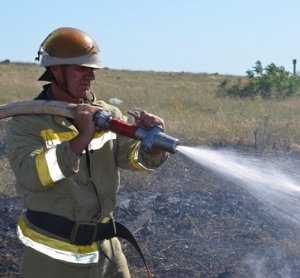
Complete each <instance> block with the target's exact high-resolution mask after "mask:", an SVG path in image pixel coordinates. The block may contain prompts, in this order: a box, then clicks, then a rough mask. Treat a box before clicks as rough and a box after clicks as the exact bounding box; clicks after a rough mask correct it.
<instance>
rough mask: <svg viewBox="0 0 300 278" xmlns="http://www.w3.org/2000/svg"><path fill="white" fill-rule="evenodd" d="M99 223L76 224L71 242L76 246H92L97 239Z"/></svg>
mask: <svg viewBox="0 0 300 278" xmlns="http://www.w3.org/2000/svg"><path fill="white" fill-rule="evenodd" d="M97 231H98V227H97V223H90V222H76V223H75V224H74V225H73V228H72V231H71V238H70V240H71V242H72V243H73V244H76V245H90V244H92V243H93V242H94V241H96V239H97Z"/></svg>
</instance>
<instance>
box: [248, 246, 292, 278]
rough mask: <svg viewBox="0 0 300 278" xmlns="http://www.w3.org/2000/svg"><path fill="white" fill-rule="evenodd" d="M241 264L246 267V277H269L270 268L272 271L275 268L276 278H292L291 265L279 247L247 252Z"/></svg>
mask: <svg viewBox="0 0 300 278" xmlns="http://www.w3.org/2000/svg"><path fill="white" fill-rule="evenodd" d="M242 264H243V265H245V266H246V268H247V269H248V274H249V275H248V277H253V278H266V277H271V276H270V270H272V272H273V273H274V269H275V270H276V278H292V276H291V275H292V267H291V265H290V264H289V262H288V259H287V256H286V254H285V253H284V252H283V250H282V249H281V248H279V247H274V248H269V249H266V250H261V251H259V252H256V253H251V254H248V255H247V256H246V257H245V259H244V260H243V262H242ZM272 277H275V276H272Z"/></svg>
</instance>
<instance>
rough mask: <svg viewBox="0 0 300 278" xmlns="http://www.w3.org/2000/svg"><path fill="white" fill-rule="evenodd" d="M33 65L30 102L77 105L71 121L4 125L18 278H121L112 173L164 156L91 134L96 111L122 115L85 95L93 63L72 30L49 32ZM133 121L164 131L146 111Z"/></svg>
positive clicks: (87, 41)
mask: <svg viewBox="0 0 300 278" xmlns="http://www.w3.org/2000/svg"><path fill="white" fill-rule="evenodd" d="M38 59H39V60H40V64H41V66H43V67H45V72H44V73H43V75H42V76H41V77H40V78H39V80H41V81H48V83H47V84H46V85H45V86H44V87H43V90H42V92H41V93H40V94H39V95H38V96H37V97H36V99H38V100H49V101H50V100H58V101H65V102H69V103H77V104H78V105H77V108H76V109H75V118H74V120H71V119H68V118H63V117H59V116H52V115H30V116H18V117H14V118H13V119H12V120H11V121H10V122H9V123H8V130H7V142H8V149H9V151H8V156H9V161H10V164H11V167H12V169H13V171H14V173H15V176H16V180H17V185H16V188H17V192H18V194H20V195H21V196H22V197H23V199H24V211H23V212H22V214H21V216H20V218H19V221H18V225H17V233H18V237H19V239H20V241H21V242H22V243H23V245H24V255H23V260H22V265H21V271H22V274H23V277H24V278H29V277H30V278H31V277H38V278H40V277H43V278H47V277H49V278H50V277H51V278H53V277H58V278H59V277H64V278H67V277H72V278H76V277H80V278H83V277H86V278H87V277H97V278H99V277H122V278H125V277H126V278H128V277H130V273H129V270H128V266H127V261H126V258H125V256H124V254H123V252H122V249H121V245H120V242H119V240H118V239H117V236H119V234H118V233H119V230H124V231H126V229H125V228H124V227H123V228H124V229H123V228H122V229H119V226H118V225H120V224H118V223H117V224H118V225H116V222H115V220H114V218H113V210H114V208H115V205H116V193H117V189H118V186H119V170H118V169H119V168H124V169H130V170H137V171H138V170H145V171H151V169H154V168H157V167H159V166H160V165H161V164H162V163H163V162H164V161H165V160H166V159H167V154H166V153H165V152H163V151H159V150H150V151H145V150H144V149H143V148H142V146H141V145H140V143H139V142H137V141H135V140H132V139H129V138H125V137H123V136H120V135H118V134H115V133H113V132H110V131H101V130H96V129H95V125H94V122H93V115H94V113H95V112H97V111H98V110H107V111H110V112H111V113H112V115H113V117H114V118H117V119H121V118H124V116H123V115H122V113H121V112H120V110H119V109H118V108H116V107H114V106H112V105H109V104H107V103H105V102H104V101H96V99H95V96H94V94H93V93H92V90H91V83H92V82H93V80H94V79H95V74H94V71H95V70H96V69H100V68H101V64H100V61H99V48H98V46H97V44H96V43H95V41H94V40H93V39H92V38H91V37H90V36H89V35H87V34H86V33H84V32H82V31H81V30H78V29H75V28H59V29H56V30H54V31H53V32H51V33H50V34H49V35H48V36H47V37H46V39H45V40H44V41H43V43H42V44H41V47H40V49H39V52H38ZM136 121H137V124H138V125H139V126H141V127H144V128H148V127H151V126H154V125H157V124H159V125H161V126H164V122H163V120H162V119H161V118H159V117H158V116H155V115H152V114H149V113H147V112H142V113H140V114H139V115H136ZM120 227H121V226H120ZM120 236H122V235H120ZM123 237H125V238H126V235H125V236H124V235H123ZM129 237H130V236H129ZM136 248H137V249H138V247H136Z"/></svg>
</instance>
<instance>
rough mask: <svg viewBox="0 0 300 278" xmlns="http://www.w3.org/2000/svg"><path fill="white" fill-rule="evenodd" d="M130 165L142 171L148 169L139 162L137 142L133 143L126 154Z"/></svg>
mask: <svg viewBox="0 0 300 278" xmlns="http://www.w3.org/2000/svg"><path fill="white" fill-rule="evenodd" d="M128 159H129V162H130V165H131V166H132V167H133V168H134V169H135V170H138V171H144V170H150V169H148V168H147V167H145V166H144V165H143V164H142V163H141V162H139V142H138V143H135V144H134V145H133V146H132V149H131V151H130V153H129V156H128Z"/></svg>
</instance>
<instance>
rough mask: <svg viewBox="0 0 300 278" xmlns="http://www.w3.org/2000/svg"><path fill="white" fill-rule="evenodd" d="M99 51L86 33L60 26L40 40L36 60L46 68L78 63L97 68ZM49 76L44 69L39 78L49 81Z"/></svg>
mask: <svg viewBox="0 0 300 278" xmlns="http://www.w3.org/2000/svg"><path fill="white" fill-rule="evenodd" d="M99 53H100V50H99V48H98V46H97V44H96V42H95V41H94V40H93V39H92V38H91V37H90V36H89V35H88V34H86V33H85V32H83V31H81V30H79V29H76V28H70V27H62V28H58V29H56V30H54V31H53V32H51V33H50V34H49V35H48V36H47V37H46V39H45V40H44V41H43V42H42V44H41V46H40V48H39V51H38V56H37V58H36V60H38V61H40V65H41V66H43V67H46V68H48V67H49V66H55V65H79V66H83V67H90V68H95V69H99V68H101V63H100V58H99ZM49 78H50V76H49V71H48V70H46V72H45V74H43V75H42V76H41V77H40V79H39V80H47V81H50V80H49ZM50 79H51V78H50Z"/></svg>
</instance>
